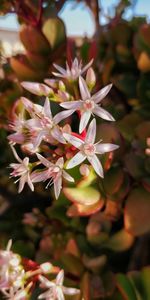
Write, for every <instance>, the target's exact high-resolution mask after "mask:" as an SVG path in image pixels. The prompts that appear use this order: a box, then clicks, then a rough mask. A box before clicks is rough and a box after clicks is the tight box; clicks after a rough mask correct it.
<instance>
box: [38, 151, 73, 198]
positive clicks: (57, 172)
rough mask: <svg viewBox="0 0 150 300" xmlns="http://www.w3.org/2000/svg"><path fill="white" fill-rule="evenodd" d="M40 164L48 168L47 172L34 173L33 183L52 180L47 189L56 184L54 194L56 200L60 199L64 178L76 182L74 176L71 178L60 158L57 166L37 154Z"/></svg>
mask: <svg viewBox="0 0 150 300" xmlns="http://www.w3.org/2000/svg"><path fill="white" fill-rule="evenodd" d="M37 157H38V159H39V160H40V162H41V163H42V164H43V165H44V166H45V167H46V170H44V171H40V172H36V171H35V172H33V173H32V181H33V182H40V181H46V180H47V179H50V181H49V182H48V184H47V187H48V186H49V185H51V184H52V183H54V192H55V197H56V199H57V198H58V197H59V195H60V192H61V189H62V178H65V179H66V180H67V181H70V182H74V179H73V177H72V176H70V175H69V174H68V173H67V172H66V171H65V170H64V169H63V168H64V159H63V157H60V158H59V159H58V160H57V161H56V163H55V164H53V163H51V162H50V161H49V160H47V159H46V158H45V157H43V156H42V155H40V154H37Z"/></svg>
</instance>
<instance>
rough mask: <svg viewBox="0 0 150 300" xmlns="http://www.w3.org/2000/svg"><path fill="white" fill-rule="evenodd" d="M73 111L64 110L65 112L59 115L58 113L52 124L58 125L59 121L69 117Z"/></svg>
mask: <svg viewBox="0 0 150 300" xmlns="http://www.w3.org/2000/svg"><path fill="white" fill-rule="evenodd" d="M74 111H75V109H69V110H65V111H61V112H60V113H58V114H57V115H56V116H55V117H54V118H53V120H54V123H55V124H58V123H59V122H60V121H62V120H64V119H66V118H68V117H69V116H71V115H72V114H73V113H74Z"/></svg>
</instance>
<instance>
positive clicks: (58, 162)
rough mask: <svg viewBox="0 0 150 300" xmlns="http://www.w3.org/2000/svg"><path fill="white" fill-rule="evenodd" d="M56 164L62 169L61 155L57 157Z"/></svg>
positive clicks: (62, 160) (62, 159)
mask: <svg viewBox="0 0 150 300" xmlns="http://www.w3.org/2000/svg"><path fill="white" fill-rule="evenodd" d="M56 165H57V166H59V167H60V168H61V169H62V168H63V166H64V158H63V157H60V158H58V160H57V162H56Z"/></svg>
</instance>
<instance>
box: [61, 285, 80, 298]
mask: <svg viewBox="0 0 150 300" xmlns="http://www.w3.org/2000/svg"><path fill="white" fill-rule="evenodd" d="M62 290H63V292H64V294H65V295H70V296H73V295H77V294H79V293H80V290H78V289H75V288H68V287H65V286H63V288H62Z"/></svg>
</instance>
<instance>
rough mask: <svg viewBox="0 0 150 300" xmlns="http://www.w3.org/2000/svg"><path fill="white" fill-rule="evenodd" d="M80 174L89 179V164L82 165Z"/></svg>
mask: <svg viewBox="0 0 150 300" xmlns="http://www.w3.org/2000/svg"><path fill="white" fill-rule="evenodd" d="M79 170H80V174H81V175H83V176H85V177H87V176H88V175H89V173H90V168H89V166H88V165H87V164H82V165H81V166H80V168H79Z"/></svg>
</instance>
